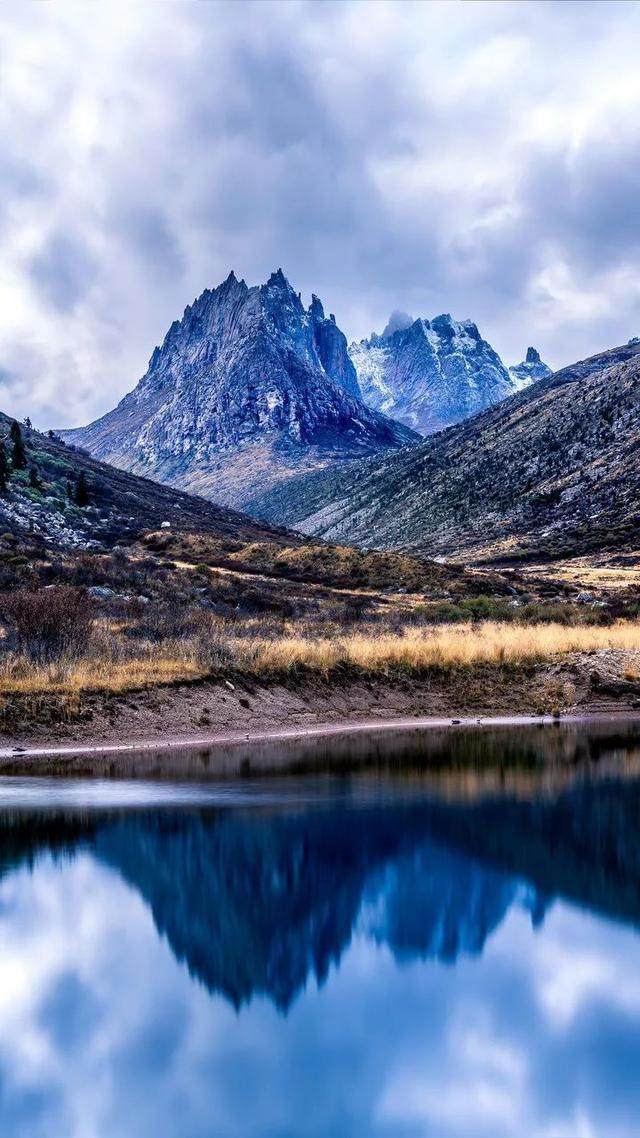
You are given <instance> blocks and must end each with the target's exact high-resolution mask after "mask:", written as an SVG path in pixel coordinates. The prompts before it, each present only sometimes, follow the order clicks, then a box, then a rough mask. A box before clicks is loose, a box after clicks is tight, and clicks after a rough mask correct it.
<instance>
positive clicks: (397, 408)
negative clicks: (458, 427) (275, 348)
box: [349, 312, 520, 435]
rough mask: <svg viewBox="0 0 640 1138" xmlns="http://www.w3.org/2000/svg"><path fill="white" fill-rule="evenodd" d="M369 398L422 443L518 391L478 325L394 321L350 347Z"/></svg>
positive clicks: (396, 317) (440, 319)
mask: <svg viewBox="0 0 640 1138" xmlns="http://www.w3.org/2000/svg"><path fill="white" fill-rule="evenodd" d="M349 355H350V357H351V361H352V363H353V365H354V367H355V370H356V372H357V376H358V382H359V384H360V390H361V391H362V397H363V399H364V401H365V403H367V404H368V405H369V406H370V407H373V408H375V410H376V411H381V412H383V413H384V414H385V415H391V416H392V417H393V418H394V419H398V420H400V422H402V423H405V424H407V426H410V427H413V428H414V430H416V431H419V432H420V433H421V434H423V435H429V434H432V433H433V432H434V431H439V430H441V429H442V428H443V427H447V426H449V425H450V424H452V423H458V422H460V421H461V420H462V419H467V418H469V416H470V415H475V414H476V413H477V412H478V411H482V410H484V408H485V407H490V406H492V405H493V404H494V403H498V402H499V401H500V400H501V399H505V398H506V397H507V396H508V395H512V394H513V392H514V391H516V390H518V387H519V386H520V383H519V382H518V381H516V380H514V379H513V378H512V377H511V375H510V374H509V372H508V371H507V369H506V368H505V367H504V365H503V363H502V361H501V359H500V357H499V356H498V354H497V352H495V351H494V350H493V348H492V347H491V345H490V344H488V343H487V341H486V340H483V339H482V337H481V335H480V333H479V331H478V329H477V327H476V325H475V324H474V323H473V322H472V321H471V320H465V321H463V322H462V323H458V322H457V321H455V320H452V318H451V316H449V315H442V316H436V318H435V319H434V320H412V319H411V317H410V316H408V315H407V314H406V313H401V312H395V313H393V314H392V316H391V318H390V320H389V323H388V324H387V327H386V328H385V330H384V332H383V333H382V335H381V336H377V335H372V336H371V337H370V339H368V340H361V341H360V343H354V344H351V346H350V348H349Z"/></svg>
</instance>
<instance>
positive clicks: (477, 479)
mask: <svg viewBox="0 0 640 1138" xmlns="http://www.w3.org/2000/svg"><path fill="white" fill-rule="evenodd" d="M258 505H259V507H260V515H261V516H262V517H265V518H269V517H277V518H278V519H279V520H281V521H282V522H284V523H286V524H289V525H293V526H295V527H296V528H299V529H301V530H303V531H304V532H306V533H314V534H317V535H318V536H321V537H323V538H326V539H329V540H337V539H339V540H341V541H348V542H351V543H354V544H358V543H362V544H366V545H367V546H374V547H375V546H377V547H378V548H386V549H393V548H403V549H413V550H414V551H419V552H421V553H424V554H428V555H430V556H434V555H435V554H438V555H444V556H448V557H455V558H460V559H462V560H464V561H476V562H480V561H497V560H499V561H505V560H519V559H520V560H531V559H533V560H540V559H547V558H554V557H568V556H573V555H576V554H587V553H591V552H596V551H616V550H619V551H622V550H636V549H637V544H638V527H639V525H640V343H638V344H627V345H625V346H623V347H619V348H612V349H611V350H610V351H608V352H602V353H601V354H599V355H597V356H592V357H591V358H590V359H588V360H582V361H580V362H579V363H576V364H574V365H572V366H571V367H568V368H564V369H563V370H562V371H558V372H554V373H553V374H552V375H551V376H548V377H547V378H546V379H541V380H538V381H537V382H536V383H534V384H532V385H531V386H529V387H527V388H526V389H525V390H524V391H520V392H518V393H516V394H515V395H513V396H512V397H511V398H510V399H507V400H505V401H504V402H502V403H500V404H499V405H498V406H497V407H492V408H490V409H489V410H487V411H484V412H483V413H482V414H480V415H477V416H475V418H473V419H469V420H467V421H466V422H464V423H460V424H458V426H456V427H452V428H451V429H450V430H448V431H444V432H442V433H441V434H439V435H434V436H433V437H432V438H429V439H425V440H423V442H422V443H420V445H419V446H417V447H415V448H414V447H412V448H411V449H410V450H408V451H403V452H401V453H399V454H396V455H393V456H389V457H386V458H376V459H371V460H368V461H366V462H356V463H350V464H349V465H348V466H346V467H343V468H342V469H341V470H340V471H338V470H335V471H332V472H329V471H326V472H323V473H322V474H318V475H315V476H309V477H307V478H304V479H294V480H292V481H291V482H290V483H288V484H287V485H286V486H283V487H282V488H281V492H280V493H279V494H278V495H275V496H273V497H271V498H270V497H269V495H265V496H264V498H263V500H262V502H261V503H259V504H258Z"/></svg>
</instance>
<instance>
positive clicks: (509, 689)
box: [0, 650, 640, 772]
mask: <svg viewBox="0 0 640 1138" xmlns="http://www.w3.org/2000/svg"><path fill="white" fill-rule="evenodd" d="M639 708H640V679H638V678H637V674H636V673H635V672H633V671H632V670H631V669H630V666H629V660H628V658H627V656H626V654H625V653H622V652H615V651H611V650H606V651H602V652H597V653H589V654H586V655H584V656H574V657H571V658H565V659H564V660H563V661H562V663H556V664H554V665H553V666H548V665H540V666H536V667H529V668H519V669H515V668H513V667H509V668H499V667H496V666H482V667H480V666H478V667H475V668H472V669H469V668H466V669H460V670H459V671H450V672H447V673H446V674H441V675H429V676H424V677H419V678H415V677H408V676H407V677H398V676H396V677H380V676H378V677H375V678H372V679H364V678H362V677H354V676H347V675H344V676H337V677H333V678H332V679H330V680H326V679H322V678H321V677H318V676H314V677H311V678H310V677H299V678H297V679H288V680H287V682H286V683H285V682H282V683H273V682H271V683H268V684H267V683H257V682H255V681H249V680H247V679H246V678H238V677H235V678H234V679H233V680H216V681H205V682H199V683H194V684H176V685H174V686H167V687H162V688H153V689H149V690H144V691H137V692H131V693H128V694H126V695H118V696H115V695H104V694H102V693H100V694H96V693H93V694H92V693H87V694H85V695H83V696H82V697H80V698H79V699H78V700H77V702H74V703H73V704H71V705H69V703H68V701H65V699H63V698H62V697H60V696H58V695H56V694H55V693H47V694H39V695H30V696H13V697H11V698H7V699H6V700H5V704H4V708H3V711H2V728H3V729H2V733H1V734H0V747H1V748H2V751H3V756H1V757H0V770H3V771H4V772H9V771H16V770H18V769H19V768H20V769H21V764H22V760H21V758H20V756H21V753H22V752H21V751H20V750H17V748H25V749H27V750H28V749H31V748H32V747H36V748H38V749H39V750H40V751H41V752H42V751H45V750H47V748H53V747H64V748H65V750H67V751H69V752H70V751H72V750H73V749H74V746H76V747H78V746H80V747H95V748H97V749H99V748H100V746H101V745H103V746H107V745H109V746H111V747H113V746H114V745H115V746H118V745H120V746H121V745H122V744H137V745H140V746H141V747H142V745H144V748H143V749H145V750H146V751H147V752H149V751H153V750H154V749H156V748H158V749H159V748H162V747H166V746H167V745H168V744H175V743H179V742H184V743H185V744H188V743H192V744H200V743H203V744H204V743H211V742H214V741H216V740H217V741H219V742H223V741H230V740H245V739H247V738H249V739H250V740H253V739H257V738H260V737H263V736H265V735H274V734H278V735H279V736H280V738H283V737H291V738H294V739H299V738H300V737H301V736H302V737H304V736H305V733H307V732H311V733H318V732H320V733H322V732H323V731H332V733H333V734H334V735H335V734H336V733H337V729H342V728H344V729H345V730H348V729H349V728H350V727H357V726H358V725H362V726H365V725H366V726H368V727H369V728H371V729H375V727H376V725H378V726H380V725H382V724H385V723H389V724H391V723H398V724H400V723H402V724H406V726H407V729H410V727H411V725H412V721H413V720H415V719H417V718H425V717H427V718H432V719H434V720H441V721H446V722H450V721H451V719H465V718H474V719H477V718H484V717H495V716H530V717H531V716H540V715H555V716H557V715H559V714H562V715H566V714H579V715H580V714H583V715H584V714H590V715H608V714H611V713H616V712H623V713H625V712H626V713H628V712H632V711H637V710H638V709H639ZM39 761H40V764H42V759H40V760H39ZM29 768H30V769H33V768H32V766H31V764H29ZM101 769H102V768H101Z"/></svg>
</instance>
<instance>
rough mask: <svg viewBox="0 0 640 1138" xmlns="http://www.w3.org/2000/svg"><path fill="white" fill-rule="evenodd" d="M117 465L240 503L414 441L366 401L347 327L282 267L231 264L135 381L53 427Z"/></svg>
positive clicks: (177, 324) (187, 312)
mask: <svg viewBox="0 0 640 1138" xmlns="http://www.w3.org/2000/svg"><path fill="white" fill-rule="evenodd" d="M60 433H61V434H62V435H63V436H64V437H65V438H67V439H69V440H71V441H73V442H75V443H78V444H79V445H81V446H83V447H86V448H87V449H88V450H89V451H90V452H91V453H92V454H93V455H95V456H96V457H97V458H100V459H103V460H105V461H107V462H110V463H113V464H114V465H115V466H119V467H121V468H123V469H125V470H130V471H133V472H134V473H137V474H143V475H147V476H149V477H152V478H156V479H158V480H160V481H163V482H168V483H170V484H171V485H173V486H178V487H181V488H187V489H189V490H190V491H193V492H195V493H198V494H202V495H204V496H205V497H210V498H212V499H213V500H214V501H217V502H222V503H224V504H226V505H233V506H237V507H244V506H245V505H246V504H247V502H248V501H249V500H250V499H251V497H252V496H253V495H254V494H255V493H256V491H257V490H258V489H260V490H262V489H264V488H265V487H269V486H273V485H275V484H277V483H278V482H279V481H280V480H281V479H282V478H283V477H287V476H289V475H291V474H292V473H296V472H299V471H305V470H313V469H315V468H318V467H322V466H325V465H329V464H335V463H339V462H342V461H344V460H346V459H351V458H354V457H361V456H365V455H371V454H375V453H377V452H379V451H383V450H388V449H395V448H397V447H399V446H402V445H407V444H408V443H411V442H413V441H415V439H416V436H415V435H414V434H413V432H411V431H410V430H408V429H407V428H406V427H404V426H402V425H401V424H398V423H394V422H392V421H391V420H389V419H387V418H386V417H385V416H383V415H380V414H378V413H377V412H375V411H373V410H370V409H368V408H367V407H365V406H364V404H363V402H362V400H361V398H360V391H359V387H358V381H357V377H356V373H355V370H354V368H353V365H352V363H351V361H350V359H349V356H348V353H347V343H346V340H345V337H344V335H343V334H342V332H341V331H340V329H339V328H338V327H337V325H336V323H335V319H334V317H333V316H330V317H329V318H326V317H325V314H324V311H323V308H322V304H321V303H320V301H319V300H318V298H317V297H315V296H314V297H313V300H312V303H311V305H310V307H309V308H308V309H305V308H304V306H303V304H302V302H301V299H300V295H299V294H298V293H296V292H294V290H293V288H292V287H291V285H290V284H289V282H288V281H287V279H286V278H285V276H284V274H283V273H282V271H281V270H278V272H276V273H273V274H272V276H271V277H270V278H269V280H268V281H267V283H266V284H264V285H260V286H256V287H253V288H249V287H248V286H247V285H246V284H245V282H244V281H242V280H237V279H236V277H235V276H234V274H233V273H231V274H230V275H229V277H228V278H227V280H226V281H224V283H223V284H221V285H219V287H218V288H215V289H213V290H208V289H207V290H205V292H203V293H202V295H201V296H200V297H198V299H197V300H196V301H194V303H193V304H192V305H191V306H189V307H188V308H186V309H185V312H184V315H183V317H182V319H181V320H179V321H175V322H174V323H173V324H172V325H171V328H170V329H169V331H168V333H167V335H166V337H165V340H164V343H163V344H162V347H159V348H156V349H155V350H154V352H153V355H152V356H151V360H150V362H149V368H148V370H147V372H146V374H145V375H144V376H143V378H142V379H141V380H140V382H139V384H138V385H137V387H136V388H135V390H134V391H132V392H131V393H130V394H129V395H126V396H125V398H124V399H123V400H122V401H121V402H120V403H119V404H118V406H117V407H116V408H115V409H114V410H113V411H110V412H109V413H108V414H107V415H104V416H103V417H102V418H101V419H98V420H97V421H96V422H94V423H91V424H90V425H89V426H87V427H83V428H78V429H76V430H72V431H63V432H60Z"/></svg>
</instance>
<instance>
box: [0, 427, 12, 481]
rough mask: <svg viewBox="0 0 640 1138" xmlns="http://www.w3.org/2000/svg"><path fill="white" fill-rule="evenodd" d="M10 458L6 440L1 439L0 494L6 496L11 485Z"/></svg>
mask: <svg viewBox="0 0 640 1138" xmlns="http://www.w3.org/2000/svg"><path fill="white" fill-rule="evenodd" d="M9 474H10V470H9V458H8V456H7V448H6V446H5V445H4V439H0V494H4V492H5V491H6V489H7V486H8V485H9Z"/></svg>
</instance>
